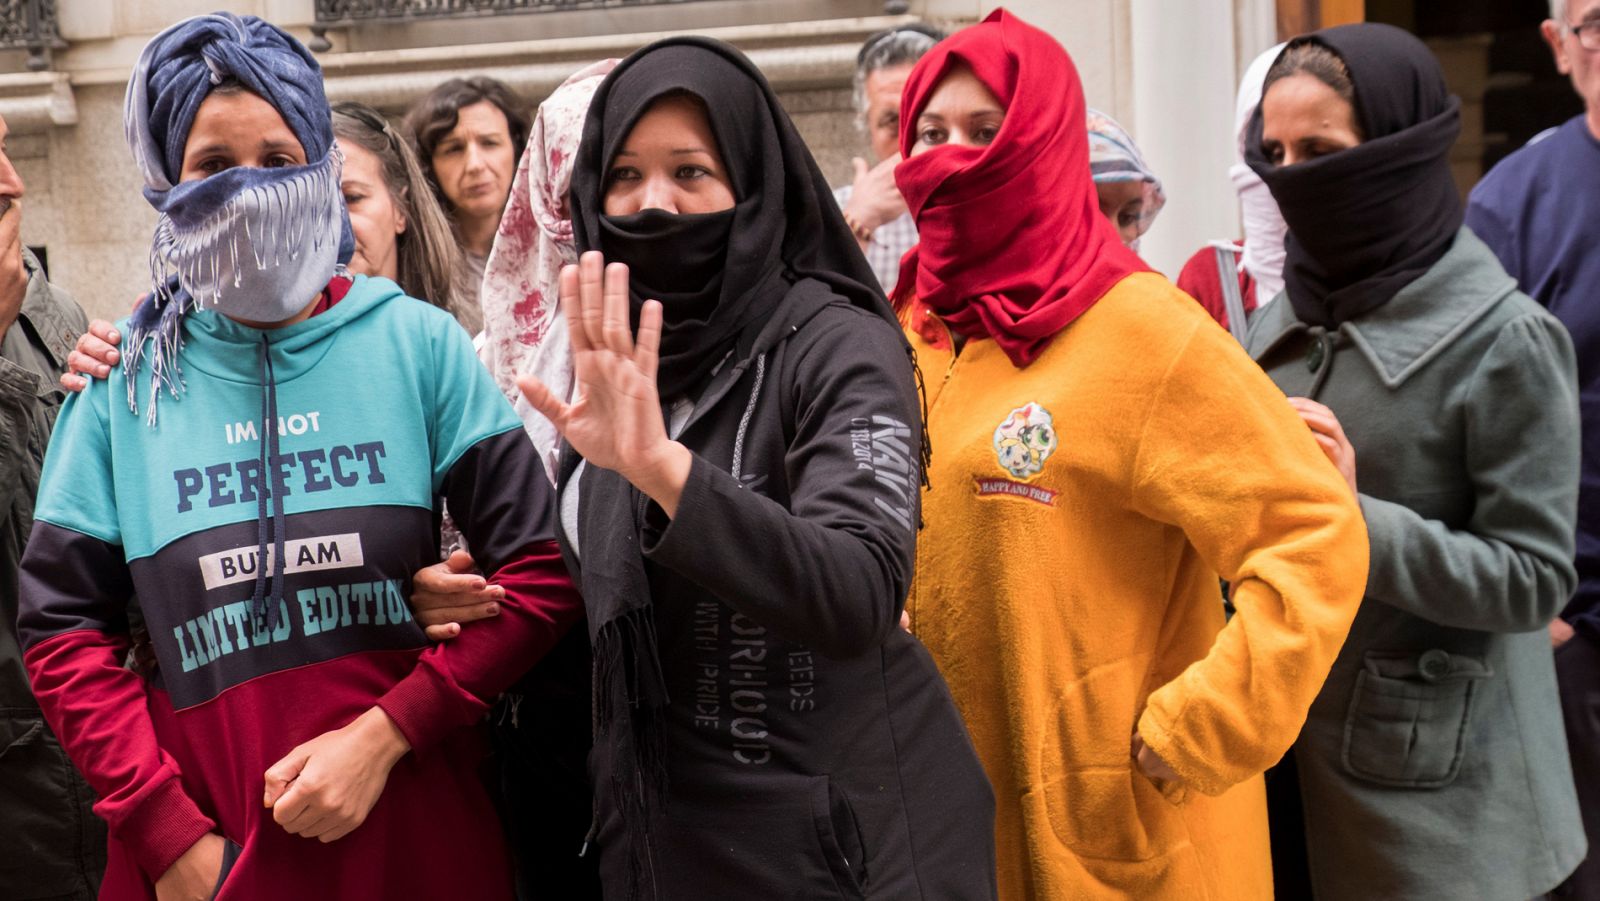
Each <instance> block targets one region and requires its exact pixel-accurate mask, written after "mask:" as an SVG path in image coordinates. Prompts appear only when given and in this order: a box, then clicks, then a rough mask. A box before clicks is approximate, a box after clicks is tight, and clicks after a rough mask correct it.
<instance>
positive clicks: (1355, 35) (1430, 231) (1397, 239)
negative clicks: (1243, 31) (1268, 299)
mask: <svg viewBox="0 0 1600 901" xmlns="http://www.w3.org/2000/svg"><path fill="white" fill-rule="evenodd" d="M1301 44H1320V45H1322V46H1324V47H1326V48H1328V49H1329V50H1331V51H1333V53H1334V54H1336V55H1337V56H1338V57H1339V58H1340V59H1341V60H1343V61H1344V64H1345V67H1346V68H1347V69H1348V70H1349V72H1350V80H1351V82H1352V83H1353V84H1354V85H1355V112H1356V119H1357V122H1358V123H1359V124H1360V126H1361V130H1362V132H1363V134H1364V140H1363V141H1362V143H1361V144H1359V145H1357V146H1355V147H1352V148H1350V149H1348V150H1341V151H1339V152H1338V153H1334V154H1330V155H1328V156H1325V157H1321V158H1318V159H1314V160H1310V161H1307V162H1304V163H1296V164H1294V165H1292V166H1275V165H1273V164H1272V163H1271V162H1270V161H1269V160H1268V159H1267V157H1266V154H1265V152H1264V151H1263V150H1262V148H1261V134H1262V113H1261V109H1262V107H1257V109H1256V113H1255V117H1254V119H1253V120H1252V121H1251V123H1250V133H1249V138H1248V140H1247V141H1246V142H1245V159H1246V162H1248V163H1249V164H1250V168H1251V169H1254V170H1255V172H1256V174H1257V175H1260V176H1261V180H1262V181H1264V182H1266V184H1267V188H1268V190H1270V191H1271V192H1272V196H1273V198H1274V199H1275V200H1277V202H1278V208H1279V209H1281V210H1282V211H1283V219H1284V221H1285V222H1287V223H1288V225H1289V236H1288V238H1287V242H1286V244H1287V249H1288V265H1287V266H1286V267H1285V271H1284V283H1285V287H1286V288H1287V290H1288V292H1289V302H1290V303H1291V304H1293V306H1294V311H1295V315H1296V316H1297V317H1298V318H1299V319H1300V320H1301V321H1303V322H1308V323H1311V324H1313V325H1320V326H1324V327H1326V328H1337V327H1338V326H1339V324H1340V323H1341V322H1344V321H1345V320H1347V319H1352V318H1354V317H1356V316H1359V315H1360V314H1362V313H1365V312H1367V311H1368V310H1372V309H1375V308H1376V307H1379V306H1381V305H1383V304H1384V303H1387V302H1388V301H1389V299H1390V298H1392V297H1394V295H1395V294H1396V293H1398V292H1399V291H1400V289H1401V288H1404V287H1405V286H1406V285H1408V284H1410V283H1411V282H1413V281H1415V280H1416V279H1417V277H1419V276H1421V275H1422V274H1423V273H1424V272H1427V271H1428V269H1429V268H1431V267H1432V266H1433V264H1434V263H1437V262H1438V261H1439V258H1440V257H1442V256H1444V254H1445V252H1446V251H1448V250H1449V249H1450V245H1451V244H1452V243H1453V242H1454V241H1455V236H1456V232H1457V231H1458V230H1459V229H1460V228H1461V221H1462V209H1461V197H1460V195H1459V194H1458V193H1457V191H1456V185H1455V180H1454V179H1453V178H1452V177H1451V174H1450V148H1451V146H1452V145H1454V144H1455V140H1456V136H1457V135H1459V134H1460V133H1461V102H1460V100H1459V99H1457V98H1456V97H1454V96H1452V95H1451V94H1450V92H1449V89H1448V88H1447V87H1446V86H1445V81H1444V73H1443V71H1442V70H1441V69H1440V68H1439V62H1438V60H1437V59H1435V58H1434V56H1433V53H1432V52H1430V51H1429V50H1428V48H1427V46H1426V45H1424V44H1423V43H1422V42H1421V41H1419V40H1417V39H1416V38H1415V37H1413V36H1412V35H1411V34H1409V33H1407V32H1406V31H1403V30H1401V29H1399V28H1395V27H1394V26H1392V25H1380V24H1372V23H1363V24H1358V25H1341V26H1339V27H1337V28H1329V29H1326V30H1323V31H1319V32H1316V33H1315V34H1309V35H1305V36H1304V37H1299V38H1295V39H1294V40H1293V41H1290V42H1289V45H1288V47H1286V48H1285V49H1284V52H1285V53H1287V52H1289V50H1290V49H1291V48H1293V47H1296V46H1299V45H1301ZM1269 90H1270V88H1269ZM1263 106H1264V104H1263Z"/></svg>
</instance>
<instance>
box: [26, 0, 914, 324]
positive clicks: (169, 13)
mask: <svg viewBox="0 0 1600 901" xmlns="http://www.w3.org/2000/svg"><path fill="white" fill-rule="evenodd" d="M79 2H80V0H75V2H74V3H71V4H67V5H68V6H69V7H72V8H73V9H75V10H78V11H80V12H81V9H82V7H81V6H79V5H78V3H79ZM296 3H297V0H262V2H258V3H256V4H254V5H253V6H254V7H259V8H251V7H252V5H251V4H248V3H246V4H235V7H236V8H240V9H242V10H243V11H246V12H252V11H253V12H257V13H261V14H264V15H269V16H270V15H273V14H274V13H278V14H281V15H280V17H279V19H278V21H288V22H294V21H308V20H309V18H310V16H309V9H310V5H309V2H305V3H304V4H303V5H304V6H305V9H304V10H299V9H298V7H297V6H296ZM90 5H93V4H92V3H91V4H90ZM102 5H103V6H105V7H106V8H107V16H106V19H105V20H104V21H98V20H97V21H95V22H93V23H90V22H88V21H82V20H84V19H85V17H83V16H81V15H79V16H78V19H79V20H80V21H77V23H76V25H74V27H76V28H78V29H79V31H78V32H76V33H75V35H74V36H75V37H76V39H77V42H76V43H75V44H74V46H73V48H72V49H71V50H69V51H67V52H66V53H63V54H57V57H56V59H55V74H52V75H45V76H37V75H28V74H21V73H18V74H9V75H7V74H0V114H3V115H5V116H6V119H7V123H8V125H10V126H11V132H12V133H11V136H10V137H9V139H8V142H7V148H8V151H9V153H10V156H11V158H12V159H13V161H14V162H15V164H16V166H17V169H18V172H19V173H20V174H21V175H22V178H23V180H24V184H25V185H26V188H27V193H26V196H25V198H24V201H23V209H24V218H23V240H24V242H25V243H26V244H28V245H29V246H32V247H36V248H39V249H40V250H41V252H42V254H43V255H44V256H45V258H46V261H47V265H48V266H49V270H50V275H51V279H52V280H53V281H54V282H56V283H57V284H59V285H61V286H62V287H64V288H66V289H67V290H68V291H70V292H72V293H73V295H74V296H76V297H77V298H78V300H79V302H80V303H82V304H83V306H84V308H85V309H86V310H87V311H88V312H89V313H90V315H92V316H99V317H104V318H118V317H121V316H123V315H125V314H126V313H127V311H128V309H129V308H130V307H131V305H132V304H133V302H134V301H135V300H136V299H137V297H138V296H139V295H140V294H141V293H143V292H144V291H145V290H147V289H148V285H149V280H150V275H149V272H150V267H149V247H150V236H151V232H152V230H153V228H154V225H155V214H154V213H153V212H152V211H151V209H150V208H149V206H148V205H147V204H146V203H145V202H144V199H143V198H142V196H141V194H140V190H139V189H140V186H141V181H140V178H139V175H138V172H137V171H136V170H135V169H134V167H133V164H132V160H131V158H130V156H129V153H128V151H127V148H126V145H125V144H124V141H123V137H122V101H123V91H124V89H125V85H126V79H127V67H129V66H131V62H132V60H133V58H134V57H135V56H136V55H137V52H138V49H139V48H140V47H141V46H142V45H143V41H144V40H145V39H146V37H147V35H148V33H149V32H150V31H152V30H154V29H156V28H157V27H159V26H162V25H164V24H166V23H169V22H171V21H173V20H174V19H176V18H178V17H181V16H183V15H188V14H192V13H193V12H195V11H196V9H190V8H189V7H192V6H194V5H195V4H194V3H192V2H188V0H166V2H162V3H156V4H148V5H147V4H127V3H104V4H102ZM200 5H201V6H202V7H204V8H206V9H209V8H211V6H213V5H214V4H213V3H211V2H209V0H207V2H206V3H202V4H200ZM696 6H701V7H702V9H701V12H700V13H698V14H697V15H699V16H701V17H704V16H705V15H706V12H707V11H708V10H710V11H715V10H717V9H719V8H721V9H723V10H724V13H725V14H724V15H723V19H724V20H725V21H727V20H732V21H738V17H737V16H732V15H728V14H726V11H727V9H728V8H733V7H741V8H745V12H746V16H745V18H747V19H748V18H749V17H750V16H749V15H748V13H749V8H754V7H760V6H762V4H750V3H746V4H732V3H706V4H703V5H702V4H689V5H685V6H684V7H682V9H683V10H692V9H694V7H696ZM801 6H804V4H794V3H790V4H788V7H791V8H788V9H784V8H781V7H782V4H778V5H776V6H774V7H770V8H767V9H765V10H764V11H765V12H768V13H771V12H773V11H774V10H776V11H777V12H780V13H784V14H787V15H793V14H794V13H795V12H796V9H799V8H800V7H801ZM811 6H812V8H813V9H816V8H822V7H827V8H829V9H831V10H832V11H834V12H840V11H849V10H852V9H854V10H862V9H865V10H868V11H870V10H872V9H876V8H881V4H877V3H873V2H865V3H863V2H862V0H837V2H834V0H830V2H826V3H817V4H811ZM157 7H159V8H157ZM268 7H272V9H269V8H268ZM297 10H298V12H297ZM650 12H651V15H655V16H657V17H658V18H659V17H660V16H661V11H660V10H655V11H650ZM295 15H300V19H298V20H296V19H295V18H294V16H295ZM611 15H613V16H614V15H615V14H611ZM285 17H287V18H285ZM529 20H533V21H532V23H531V24H532V25H538V24H539V20H544V21H565V22H566V23H567V25H568V27H576V26H575V25H574V21H575V20H574V19H573V18H570V17H566V16H565V14H563V15H561V16H550V15H547V14H540V15H530V16H521V17H499V18H493V19H484V20H476V21H475V22H471V23H467V25H468V26H469V27H470V28H474V29H479V30H481V29H483V28H484V27H486V26H487V25H492V24H494V23H500V25H501V26H502V29H501V30H502V32H504V33H506V34H518V33H521V34H526V33H527V29H528V28H530V27H531V25H530V21H529ZM632 21H633V22H634V23H636V24H637V23H641V22H642V23H645V24H658V23H655V22H654V20H652V19H648V18H640V17H635V18H634V19H633V20H632ZM897 21H902V20H901V19H898V18H885V17H870V16H869V17H865V18H862V17H845V18H839V19H831V20H819V21H810V22H808V21H798V22H778V23H769V24H760V25H753V24H737V25H729V26H725V27H721V28H701V29H700V30H701V31H705V32H710V33H715V34H719V35H720V36H723V37H725V38H726V39H728V40H730V41H731V42H733V43H735V44H737V45H739V46H740V47H741V48H742V49H744V50H745V51H746V52H747V53H749V54H750V55H751V56H752V58H753V59H755V60H756V62H757V64H758V65H760V66H762V68H763V70H764V71H766V72H767V74H768V76H769V77H770V78H771V79H772V81H773V84H774V86H775V87H777V89H778V90H779V94H780V97H781V99H782V101H783V103H784V105H785V107H786V108H787V109H788V110H789V111H790V114H791V116H792V117H793V118H794V120H795V123H796V125H797V126H798V127H799V129H800V131H801V134H802V135H803V136H804V137H805V139H806V141H807V142H808V144H809V145H810V146H811V148H812V151H813V153H815V154H816V156H817V159H818V161H819V163H820V164H821V165H822V167H823V169H824V171H825V172H826V173H827V174H828V176H829V177H830V179H833V180H834V181H835V182H836V183H842V182H843V181H844V180H847V179H848V178H849V175H850V172H851V166H850V158H851V157H852V156H854V155H858V154H861V153H863V152H864V150H865V148H864V146H862V144H863V142H862V138H861V136H860V135H859V134H858V133H857V131H856V129H855V125H854V115H853V111H852V109H851V97H850V90H849V79H850V74H851V67H852V65H853V63H854V55H855V52H856V48H857V47H858V46H859V45H860V42H861V40H862V38H864V37H865V36H866V35H867V34H869V33H871V32H872V31H874V30H876V29H878V28H881V27H884V26H885V25H888V24H892V23H894V22H897ZM91 24H92V25H93V26H94V28H95V29H98V30H97V31H96V30H92V29H91V30H88V31H86V30H85V29H89V26H90V25H91ZM460 24H461V23H433V24H432V25H430V26H399V27H397V26H390V25H372V26H362V28H370V29H374V30H375V33H374V34H373V35H369V36H367V37H366V38H365V39H364V40H355V39H353V35H352V34H351V33H350V32H344V33H341V32H338V31H335V32H333V33H331V34H330V35H329V36H330V38H331V39H333V40H334V43H335V49H334V50H333V51H331V52H328V53H325V54H322V55H321V60H322V62H323V66H324V69H325V72H326V76H327V90H328V94H329V97H330V99H332V100H343V99H356V100H362V101H364V102H367V103H370V104H372V105H374V106H377V107H379V108H380V109H382V110H384V111H385V112H386V113H388V114H390V115H392V116H395V117H398V115H399V114H400V113H401V112H403V110H404V109H405V107H406V106H407V105H408V104H409V103H411V101H413V100H414V99H415V98H416V97H418V96H420V95H421V94H422V93H423V92H425V91H427V90H428V89H430V88H432V87H433V86H434V85H435V84H437V83H438V82H439V81H442V80H444V79H445V78H449V77H452V76H456V75H463V74H485V75H490V76H494V77H498V78H501V79H503V80H505V81H507V82H508V83H510V84H512V85H513V86H514V87H515V88H517V89H518V90H519V91H521V92H522V93H523V94H524V95H526V96H528V97H529V98H530V99H533V100H537V99H539V98H542V97H543V96H544V95H545V94H547V93H548V92H549V91H550V90H551V89H553V88H554V87H555V85H557V84H559V83H560V81H561V80H562V79H563V78H565V76H566V75H567V74H569V73H570V72H572V71H574V70H576V69H578V68H580V67H581V66H582V65H584V64H586V63H587V62H588V61H590V60H593V59H598V58H603V57H606V56H622V55H625V54H626V53H628V52H629V51H630V50H632V49H633V48H634V47H637V46H639V45H641V44H643V43H645V42H648V41H649V40H653V39H654V38H655V37H657V36H659V34H660V32H654V31H647V32H634V33H624V34H612V33H605V32H602V33H595V34H590V35H589V36H586V37H565V36H564V37H556V38H551V37H538V38H535V39H533V40H522V41H502V42H499V43H465V44H449V43H446V44H437V45H429V44H427V43H426V42H427V41H429V40H435V41H438V40H446V39H454V38H456V37H459V35H456V34H454V33H453V32H452V31H451V29H452V28H454V29H455V31H460V27H459V26H460ZM582 24H583V23H582V22H577V23H576V25H582ZM590 25H591V26H593V25H594V23H590ZM519 29H521V31H520V32H519ZM296 30H297V31H300V32H302V34H301V36H302V37H303V38H309V32H307V31H306V29H304V28H297V29H296ZM141 31H142V32H144V34H139V32H141ZM351 31H355V30H354V29H353V30H351ZM405 34H409V39H410V40H411V41H414V42H422V43H421V44H420V45H418V46H409V47H401V48H393V47H383V46H373V45H381V44H383V43H385V42H394V41H396V40H398V39H399V38H400V37H401V36H402V35H405ZM480 37H481V36H480ZM363 42H364V43H365V44H366V45H367V48H368V49H362V50H354V51H350V50H343V49H341V47H350V46H352V45H355V46H360V45H361V44H362V43H363Z"/></svg>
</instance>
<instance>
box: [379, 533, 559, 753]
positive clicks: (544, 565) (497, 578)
mask: <svg viewBox="0 0 1600 901" xmlns="http://www.w3.org/2000/svg"><path fill="white" fill-rule="evenodd" d="M489 581H490V582H491V583H493V584H495V585H499V586H501V587H502V588H504V589H505V592H506V596H505V600H504V601H502V602H501V603H500V615H499V616H497V617H495V618H494V620H493V621H491V622H487V623H484V624H482V625H481V626H478V627H474V628H467V629H463V630H462V631H461V634H460V635H459V636H457V637H456V638H454V639H452V640H450V641H447V642H443V643H441V644H437V645H434V646H433V647H431V648H429V649H428V650H426V651H424V652H423V654H422V657H421V658H420V659H419V660H418V661H417V666H416V668H415V669H413V670H412V671H411V673H410V674H408V675H407V676H406V677H405V678H404V679H402V680H400V682H399V684H397V685H395V687H394V688H392V689H390V690H389V692H388V694H386V695H384V696H383V697H382V698H380V699H379V700H378V706H379V707H381V708H383V710H384V712H385V713H387V714H389V717H390V718H391V719H393V720H394V722H395V725H396V726H398V727H399V728H400V732H401V733H402V734H403V735H405V737H406V740H407V741H408V742H410V743H411V747H412V748H426V747H428V746H430V745H432V744H434V743H435V742H437V741H438V740H439V739H440V738H442V737H443V736H444V735H445V733H447V732H449V731H450V730H451V729H455V728H457V727H460V726H468V725H471V724H472V723H474V722H476V721H477V720H478V719H479V718H480V717H482V716H483V715H484V714H485V713H487V712H488V710H489V702H491V701H493V700H494V697H495V696H496V695H498V694H499V693H500V692H502V691H505V690H506V689H507V688H509V687H510V686H511V684H512V683H514V682H515V681H516V680H517V678H518V677H520V676H521V675H522V674H523V673H524V672H526V671H527V670H528V668H529V667H531V666H533V664H534V663H536V662H537V661H538V660H539V659H540V658H542V657H543V656H544V655H545V653H546V652H548V651H549V650H550V648H551V647H553V646H554V645H555V643H556V642H557V641H558V640H559V639H560V638H561V636H562V635H563V634H565V633H566V631H567V629H569V628H571V627H572V624H573V623H575V622H577V621H578V620H579V619H581V618H582V617H583V601H582V600H580V599H579V598H578V591H577V589H576V588H574V587H573V585H572V579H571V577H569V576H568V575H567V568H566V565H565V564H563V563H562V562H561V552H560V551H559V550H558V549H557V548H556V544H555V542H553V541H547V542H543V543H541V544H537V545H533V546H530V547H528V548H525V549H524V550H523V552H522V553H521V554H520V555H519V556H517V557H516V558H515V559H513V560H511V561H510V562H508V563H506V564H505V565H504V566H502V567H500V568H499V569H498V570H496V571H495V572H494V574H493V575H492V576H490V578H489Z"/></svg>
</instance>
